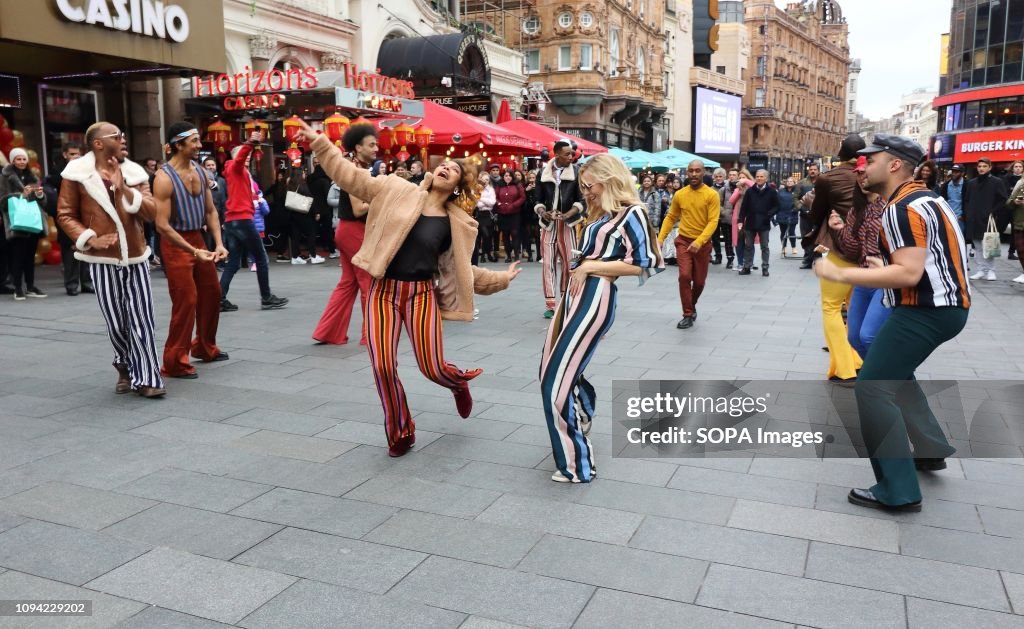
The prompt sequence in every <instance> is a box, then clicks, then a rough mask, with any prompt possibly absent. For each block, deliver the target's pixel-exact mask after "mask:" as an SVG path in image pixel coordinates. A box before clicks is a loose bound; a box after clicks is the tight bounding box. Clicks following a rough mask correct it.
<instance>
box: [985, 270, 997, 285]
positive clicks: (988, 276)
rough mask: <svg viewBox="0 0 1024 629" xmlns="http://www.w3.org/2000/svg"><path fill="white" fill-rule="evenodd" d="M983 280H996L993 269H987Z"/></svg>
mask: <svg viewBox="0 0 1024 629" xmlns="http://www.w3.org/2000/svg"><path fill="white" fill-rule="evenodd" d="M985 280H986V281H988V282H994V281H996V272H995V271H989V272H988V274H986V275H985Z"/></svg>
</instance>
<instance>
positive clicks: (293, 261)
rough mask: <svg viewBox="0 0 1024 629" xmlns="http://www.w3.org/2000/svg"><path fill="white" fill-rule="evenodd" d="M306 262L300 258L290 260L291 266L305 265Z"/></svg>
mask: <svg viewBox="0 0 1024 629" xmlns="http://www.w3.org/2000/svg"><path fill="white" fill-rule="evenodd" d="M305 263H306V261H305V260H303V259H302V258H292V264H305Z"/></svg>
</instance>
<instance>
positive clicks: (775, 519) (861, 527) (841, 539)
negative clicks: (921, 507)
mask: <svg viewBox="0 0 1024 629" xmlns="http://www.w3.org/2000/svg"><path fill="white" fill-rule="evenodd" d="M728 525H729V526H732V527H735V528H741V529H747V530H751V531H761V532H764V533H773V534H775V535H788V536H790V537H798V538H803V539H810V540H817V541H819V542H828V543H831V544H842V545H844V546H857V547H859V548H868V549H872V550H881V551H886V552H891V553H898V552H899V550H900V533H899V526H898V525H897V524H896V523H895V522H889V521H886V520H879V519H877V518H866V517H861V516H855V515H846V514H844V513H830V512H827V511H817V510H815V509H802V508H799V507H788V506H785V505H774V504H769V503H765V502H753V501H750V500H739V501H737V502H736V507H735V508H734V509H733V512H732V515H730V516H729V522H728Z"/></svg>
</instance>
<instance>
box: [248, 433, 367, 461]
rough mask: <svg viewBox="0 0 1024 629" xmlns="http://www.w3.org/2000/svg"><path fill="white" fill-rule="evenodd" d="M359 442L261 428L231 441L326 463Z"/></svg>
mask: <svg viewBox="0 0 1024 629" xmlns="http://www.w3.org/2000/svg"><path fill="white" fill-rule="evenodd" d="M357 445H358V444H355V443H346V442H344V441H335V440H333V439H318V438H316V437H303V436H300V435H291V434H287V433H283V432H276V431H273V430H261V431H259V432H256V433H253V434H251V435H246V436H244V437H242V438H240V439H235V440H234V441H232V442H231V446H232V447H235V448H239V449H241V450H249V451H252V452H259V453H262V454H271V455H274V456H283V457H288V458H290V459H302V460H304V461H315V462H317V463H326V462H327V461H330V460H331V459H334V458H336V457H337V456H338V455H340V454H342V453H344V452H348V451H349V450H351V449H352V448H355V447H356V446H357Z"/></svg>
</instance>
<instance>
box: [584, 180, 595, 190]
mask: <svg viewBox="0 0 1024 629" xmlns="http://www.w3.org/2000/svg"><path fill="white" fill-rule="evenodd" d="M595 185H597V182H596V181H595V182H594V183H583V180H580V187H581V188H583V189H584V190H586V191H587V192H590V189H591V188H593V187H594V186H595Z"/></svg>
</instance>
